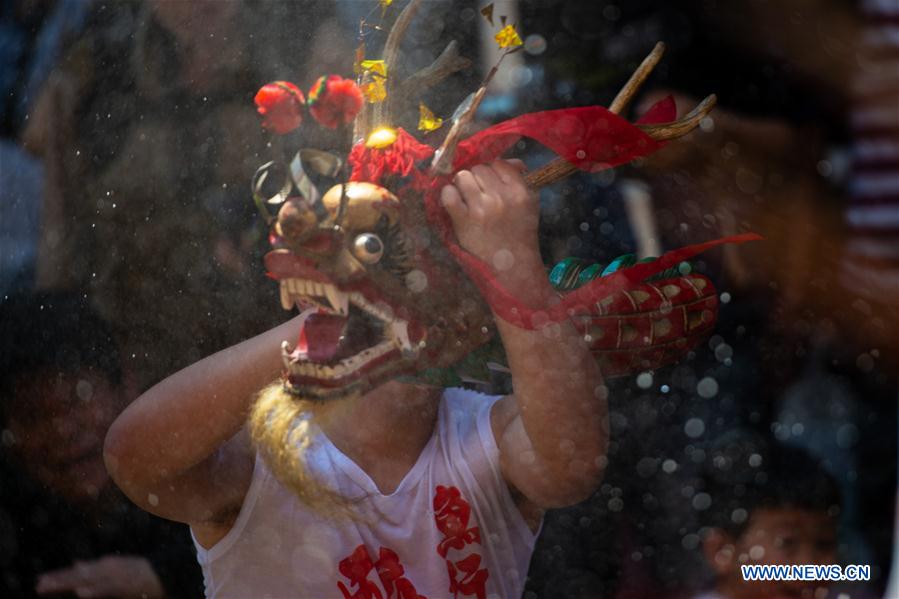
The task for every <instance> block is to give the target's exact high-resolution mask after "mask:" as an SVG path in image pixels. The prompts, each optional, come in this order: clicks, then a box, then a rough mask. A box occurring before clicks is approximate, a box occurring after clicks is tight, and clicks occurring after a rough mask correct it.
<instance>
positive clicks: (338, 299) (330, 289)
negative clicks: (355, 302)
mask: <svg viewBox="0 0 899 599" xmlns="http://www.w3.org/2000/svg"><path fill="white" fill-rule="evenodd" d="M324 291H325V296H326V297H327V298H328V302H329V303H330V304H331V308H332V309H334V310H336V311H337V313H338V314H340V315H341V316H346V315H347V314H349V309H350V305H349V304H350V296H349V294H348V293H344V292H342V291H339V290H338V289H337V287H335V286H334V285H325V289H324Z"/></svg>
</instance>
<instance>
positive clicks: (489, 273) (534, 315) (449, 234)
mask: <svg viewBox="0 0 899 599" xmlns="http://www.w3.org/2000/svg"><path fill="white" fill-rule="evenodd" d="M674 112H675V110H674V101H673V100H672V99H671V98H670V97H668V98H665V99H663V100H662V101H660V102H658V103H657V104H656V105H654V106H653V107H652V108H651V109H650V110H649V111H648V112H647V114H646V115H644V117H643V119H641V121H640V122H642V123H653V122H662V121H669V120H673V119H674ZM522 136H525V137H530V138H532V139H534V140H536V141H538V142H540V143H541V144H543V145H545V146H546V147H548V148H549V149H551V150H553V151H554V152H555V153H556V154H558V155H559V156H561V157H563V158H565V159H566V160H568V161H569V162H571V163H572V164H574V165H575V166H577V167H578V168H580V169H582V170H585V171H589V172H597V171H600V170H603V169H606V168H610V167H613V166H617V165H620V164H624V163H626V162H630V161H631V160H633V159H635V158H639V157H641V156H645V155H647V154H650V153H652V152H654V151H655V150H657V149H659V148H660V147H662V145H663V144H662V143H660V142H657V141H655V140H653V139H652V138H650V137H649V136H648V135H646V134H645V133H643V132H642V131H641V130H640V129H638V128H637V127H634V126H633V125H632V124H630V123H628V122H627V121H625V120H624V119H622V118H621V117H619V116H617V115H615V114H613V113H611V112H609V111H608V110H606V109H605V108H601V107H599V106H589V107H586V108H568V109H563V110H551V111H546V112H537V113H532V114H526V115H522V116H520V117H517V118H514V119H511V120H508V121H505V122H503V123H500V124H498V125H495V126H493V127H490V128H488V129H485V130H483V131H481V132H480V133H477V134H475V135H474V136H472V137H470V138H468V139H466V140H465V141H463V142H461V143H460V144H459V148H458V150H457V152H456V156H455V160H454V161H453V167H454V170H456V171H458V170H461V169H464V168H467V167H470V166H474V165H476V164H483V163H485V162H489V161H491V160H494V159H495V158H497V157H499V156H500V155H501V154H502V153H503V152H505V151H506V150H508V149H509V148H510V147H511V146H512V145H514V144H515V143H516V142H517V141H518V140H519V139H520V138H521V137H522ZM449 182H450V178H449V177H439V178H435V179H434V180H432V181H431V184H430V188H429V189H428V191H427V193H426V195H425V208H426V213H427V217H428V220H429V221H430V222H431V224H432V226H433V227H434V229H435V230H436V231H437V233H438V235H440V237H441V239H442V240H443V242H444V244H445V245H446V247H447V248H448V249H449V251H450V252H451V253H452V254H453V256H454V257H455V258H456V260H457V261H458V262H459V264H460V265H461V266H462V268H463V270H465V272H466V274H468V276H469V277H470V278H471V279H472V281H473V282H474V283H475V285H476V286H477V287H478V290H479V291H480V292H481V294H482V295H483V296H484V299H485V300H486V301H487V303H488V304H489V305H490V307H491V309H492V310H493V311H494V313H495V314H496V315H497V316H499V317H500V318H502V319H503V320H506V321H507V322H510V323H512V324H514V325H516V326H518V327H521V328H525V329H536V328H540V327H542V326H544V325H546V324H548V323H550V322H560V321H563V320H565V319H567V318H570V317H571V316H573V315H575V314H578V313H589V312H592V311H593V306H594V305H595V304H596V302H598V301H599V300H601V299H602V298H604V297H607V296H609V295H611V294H613V293H615V292H617V291H620V290H621V289H624V288H627V287H629V286H632V285H636V284H638V283H640V282H642V281H644V280H645V279H647V278H648V277H651V276H652V275H654V274H657V273H659V272H662V271H663V270H666V269H668V268H671V267H672V266H675V265H676V264H678V263H680V262H681V261H683V260H686V259H688V258H690V257H692V256H695V255H696V254H699V253H700V252H704V251H705V250H707V249H710V248H712V247H715V246H718V245H721V244H724V243H743V242H746V241H752V240H757V239H761V236H759V235H757V234H755V233H744V234H742V235H733V236H731V237H726V238H723V239H716V240H713V241H707V242H705V243H699V244H696V245H691V246H687V247H684V248H680V249H678V250H674V251H671V252H668V253H666V254H665V255H663V256H661V257H660V258H658V259H657V260H653V261H652V262H645V263H640V264H636V265H634V266H631V267H629V268H624V269H622V270H619V271H617V272H615V273H613V274H611V275H609V276H606V277H601V278H599V279H594V280H593V281H591V282H590V283H588V284H586V285H584V286H583V287H580V288H578V289H576V290H574V291H572V292H570V293H567V294H565V296H564V297H563V298H562V300H561V301H560V302H559V303H557V304H555V305H553V306H539V307H533V306H527V305H525V304H524V303H523V302H521V301H520V300H519V299H517V298H516V297H514V296H513V295H512V294H511V293H509V291H508V290H506V289H505V288H503V287H502V286H501V285H500V284H499V282H498V281H497V280H496V275H495V274H494V272H493V270H492V269H491V268H490V266H488V265H487V264H486V263H485V262H483V261H482V260H480V259H478V258H477V257H475V256H474V255H472V254H470V253H468V252H467V251H465V250H464V249H462V247H460V246H459V244H458V243H456V240H455V236H454V235H453V228H452V222H451V221H450V218H449V215H448V214H447V213H446V211H445V210H444V209H443V207H442V206H441V205H440V202H439V198H440V190H441V189H442V188H443V186H444V185H446V184H447V183H449Z"/></svg>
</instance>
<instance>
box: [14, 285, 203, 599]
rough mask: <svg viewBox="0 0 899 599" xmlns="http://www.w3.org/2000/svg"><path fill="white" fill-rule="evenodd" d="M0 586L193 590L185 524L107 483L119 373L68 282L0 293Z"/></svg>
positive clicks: (99, 591)
mask: <svg viewBox="0 0 899 599" xmlns="http://www.w3.org/2000/svg"><path fill="white" fill-rule="evenodd" d="M0 338H2V339H3V340H4V345H3V350H2V356H0V358H2V359H0V373H2V375H0V376H2V378H0V430H2V446H0V454H2V458H3V459H2V461H0V469H2V480H3V484H2V485H0V587H3V588H5V589H7V591H8V592H10V593H11V595H6V596H14V597H32V596H36V595H57V594H59V593H65V594H69V595H77V596H79V597H87V596H90V597H140V596H146V597H164V596H168V597H196V596H200V595H201V594H202V583H201V576H200V571H199V568H198V567H197V564H196V555H195V552H194V550H193V545H192V543H191V540H190V536H189V533H188V531H187V529H186V528H185V527H183V526H178V525H175V524H172V523H170V522H166V521H163V520H160V519H158V518H155V517H152V516H149V515H147V514H146V513H144V512H142V511H141V510H139V509H138V508H136V507H135V506H133V505H132V504H131V502H130V501H128V500H127V499H126V498H125V497H124V496H123V495H122V494H121V493H120V492H119V491H118V489H117V488H116V487H115V485H114V484H112V482H111V480H110V478H109V475H108V474H107V473H106V468H105V467H104V464H103V455H102V454H103V438H104V436H105V434H106V431H107V429H108V428H109V425H110V424H111V423H112V421H113V420H114V419H115V417H116V416H117V415H118V414H119V412H121V410H122V409H123V408H124V407H125V399H126V397H127V396H128V395H129V394H128V393H127V392H126V389H127V385H126V382H125V381H126V379H127V378H128V377H127V376H123V372H122V370H121V365H120V362H119V354H118V351H117V349H116V345H115V342H114V341H113V338H112V335H111V333H110V331H109V328H108V327H107V326H106V324H105V323H104V322H103V321H102V320H101V319H100V318H99V317H98V316H97V315H96V314H95V313H94V312H92V311H91V310H90V309H89V308H88V307H87V306H86V305H85V301H84V300H83V298H80V297H78V296H76V295H72V294H66V293H42V294H36V295H20V296H15V297H10V298H9V299H7V300H5V301H4V302H3V303H2V304H0Z"/></svg>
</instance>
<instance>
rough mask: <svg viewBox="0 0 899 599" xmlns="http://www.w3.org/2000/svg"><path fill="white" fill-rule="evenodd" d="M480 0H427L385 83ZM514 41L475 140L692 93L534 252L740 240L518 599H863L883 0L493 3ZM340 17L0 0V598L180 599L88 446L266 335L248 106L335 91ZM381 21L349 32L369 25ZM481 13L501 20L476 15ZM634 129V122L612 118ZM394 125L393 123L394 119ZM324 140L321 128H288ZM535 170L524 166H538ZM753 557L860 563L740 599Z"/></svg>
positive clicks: (891, 256) (255, 131) (550, 524)
mask: <svg viewBox="0 0 899 599" xmlns="http://www.w3.org/2000/svg"><path fill="white" fill-rule="evenodd" d="M483 4H486V3H485V2H481V3H475V2H473V1H468V0H464V1H458V2H451V1H449V0H434V1H433V2H429V3H427V4H426V8H425V10H424V11H423V14H422V15H419V17H418V18H417V21H416V23H417V24H416V25H415V26H414V27H413V28H412V31H411V33H410V36H409V41H408V44H407V47H406V48H405V51H404V64H403V68H408V69H413V68H420V67H421V66H424V65H426V64H429V63H430V62H431V61H433V59H434V58H435V57H436V56H437V55H438V54H439V53H440V51H442V50H443V48H444V47H445V45H446V44H447V42H448V41H449V40H451V39H458V40H459V42H460V43H461V46H462V53H463V54H465V55H467V56H469V57H471V58H472V59H473V64H472V67H471V68H470V69H468V70H466V71H464V72H462V73H460V74H458V75H456V76H454V77H453V78H451V79H450V80H449V83H447V84H444V86H443V87H442V88H441V90H440V91H439V92H434V93H433V94H432V95H431V96H428V97H426V99H425V101H426V103H427V104H428V105H429V106H430V107H431V108H432V109H433V110H434V111H435V112H436V113H437V114H438V115H444V116H445V117H448V116H449V115H450V114H451V113H452V111H453V109H454V107H455V105H456V104H458V103H459V102H460V101H461V100H462V99H463V98H464V97H465V96H466V95H467V94H468V93H469V92H471V91H473V90H474V89H475V88H476V86H477V85H478V82H479V81H480V80H481V78H482V77H483V75H484V73H485V71H486V69H489V67H490V66H491V64H492V63H491V62H490V60H491V59H490V58H489V57H487V56H486V53H484V52H482V50H481V46H479V40H480V38H481V37H483V36H482V35H481V33H480V32H479V24H480V23H481V21H482V20H483V18H482V16H481V14H479V12H480V9H481V8H482V5H483ZM496 5H497V8H496V10H497V11H500V10H501V11H506V12H504V13H503V14H508V15H510V18H511V19H512V20H513V21H514V22H516V24H517V26H518V29H519V31H520V32H521V33H522V37H524V42H525V44H524V46H525V48H524V52H521V53H519V54H518V55H516V57H515V60H514V61H510V64H509V65H506V67H507V69H506V75H505V76H504V77H499V78H498V79H499V81H498V84H497V86H496V88H495V89H494V90H493V93H492V94H491V97H490V100H489V101H488V102H485V103H484V106H483V109H482V113H481V115H480V118H481V120H482V121H484V122H488V121H497V120H501V119H502V118H505V117H508V116H514V115H517V114H521V113H525V112H531V111H536V110H544V109H550V108H561V107H566V106H581V105H589V104H600V105H608V103H609V101H610V100H611V99H612V97H614V95H615V93H616V92H617V91H618V89H619V88H620V86H621V84H622V83H623V82H624V81H625V80H626V79H627V78H628V76H629V75H630V73H631V72H632V71H633V70H634V68H635V67H636V66H637V65H638V64H639V63H640V61H641V60H642V59H643V57H644V56H645V55H646V54H647V53H648V52H649V50H651V49H652V47H653V45H654V44H655V43H656V42H657V41H659V40H663V41H665V42H666V44H667V47H668V52H667V54H666V57H665V59H664V61H663V63H662V64H661V65H660V66H659V67H658V68H657V72H656V73H654V74H653V76H652V77H651V78H650V80H649V82H648V83H647V84H646V86H645V89H646V91H645V92H644V94H643V95H642V97H640V98H638V106H637V107H636V108H635V111H636V112H637V113H639V111H640V110H641V106H642V107H645V106H648V105H650V104H651V103H652V102H653V101H654V100H656V99H658V98H660V97H663V96H665V95H668V94H671V95H673V96H674V97H675V99H676V101H677V104H678V107H679V111H680V112H683V111H685V110H689V109H690V108H692V106H693V105H694V104H695V103H696V102H697V100H698V99H700V98H702V97H704V96H706V95H708V94H710V93H716V94H717V95H718V100H719V102H718V107H717V108H716V110H715V111H714V112H713V113H712V115H711V116H710V117H708V118H707V119H705V120H704V121H703V123H702V125H701V127H700V128H699V129H698V130H697V131H695V132H694V133H692V134H691V135H690V136H688V137H687V138H685V139H683V140H680V141H677V142H673V143H672V144H670V147H667V148H665V149H664V150H662V151H661V152H659V153H658V154H657V155H655V156H653V157H652V158H650V159H648V160H642V161H639V163H637V164H633V165H629V166H627V167H624V168H621V169H617V170H616V171H615V172H603V173H598V174H594V175H587V174H579V175H576V176H573V177H571V178H569V179H567V180H565V181H563V182H560V183H558V184H556V185H554V186H553V187H552V188H550V189H546V190H544V192H543V195H542V196H541V218H542V223H541V246H542V249H543V251H544V258H545V262H546V263H547V264H548V265H551V264H553V263H555V262H556V261H558V260H559V259H561V258H564V257H567V256H575V257H580V258H583V259H586V260H591V261H594V262H603V263H605V262H608V261H610V260H611V259H612V258H614V257H615V256H618V255H620V254H623V253H626V252H634V253H637V254H642V255H646V254H648V253H655V254H657V253H659V252H660V251H664V250H666V249H671V248H674V247H679V246H682V245H687V244H690V243H696V242H700V241H705V240H707V239H712V238H716V237H720V236H723V235H729V234H733V233H738V232H744V231H755V232H758V233H760V234H762V235H763V236H764V237H765V240H764V241H763V242H758V243H754V244H748V245H742V246H738V247H726V248H725V249H723V250H717V251H715V252H713V253H710V254H708V255H704V256H703V257H702V258H701V260H698V261H697V262H696V263H695V265H694V266H695V268H697V269H698V270H699V271H700V272H703V273H704V274H706V275H708V276H709V277H711V278H712V280H713V281H715V283H716V286H717V287H718V289H719V291H720V292H721V294H720V301H721V313H720V316H719V323H718V326H717V329H716V333H715V334H714V336H713V337H712V338H711V339H709V341H708V343H707V344H705V345H703V346H701V347H700V348H699V349H697V350H696V351H695V352H693V353H691V355H690V356H689V357H688V359H687V360H685V361H683V362H682V363H680V364H678V365H675V366H672V367H668V368H665V369H661V370H658V371H656V372H647V373H642V374H640V375H639V376H637V377H633V378H627V379H619V380H614V381H611V382H610V396H609V401H610V413H611V416H610V426H611V430H612V444H611V448H610V453H609V456H608V460H609V468H608V473H607V475H606V478H605V481H604V483H603V485H602V486H601V488H600V489H599V490H598V491H597V493H596V494H595V496H594V497H592V498H591V499H590V500H588V501H587V502H585V503H583V504H581V505H578V506H575V507H573V508H568V509H564V510H557V511H554V512H551V513H550V514H549V515H548V516H547V519H546V521H545V524H544V527H543V531H542V534H541V538H540V541H539V543H538V548H537V551H536V553H535V555H534V558H533V560H532V564H531V572H530V576H529V583H528V590H527V592H526V596H527V597H534V598H537V597H591V598H592V597H603V598H605V597H616V598H626V597H691V596H697V597H698V596H703V597H706V598H712V597H717V598H721V599H738V598H742V597H809V598H811V597H815V598H816V599H823V598H824V597H837V596H841V595H840V594H841V593H842V594H845V596H847V597H863V598H867V597H879V596H883V595H884V593H885V592H887V591H886V588H887V584H888V579H889V576H890V563H891V560H892V559H893V555H892V554H893V545H894V532H893V531H894V518H895V513H894V512H895V507H896V489H897V445H896V440H897V428H899V419H897V409H896V408H897V399H899V376H897V373H899V357H897V354H899V352H897V349H899V347H897V346H899V300H897V297H899V74H897V64H899V6H897V5H896V4H895V2H893V1H891V0H859V1H857V2H853V1H849V0H846V1H842V0H789V1H786V2H777V1H774V0H753V1H749V0H746V1H743V0H738V1H735V2H729V3H726V6H725V3H718V2H714V1H708V0H703V1H699V0H695V1H693V0H691V1H686V2H680V3H669V2H664V1H659V0H629V1H628V2H620V1H611V0H597V1H595V2H581V1H577V0H519V1H517V2H515V1H511V0H507V1H505V2H497V3H496ZM372 6H377V3H375V2H371V3H369V2H362V1H361V0H359V1H358V2H357V1H354V0H340V1H328V0H302V1H300V2H287V1H262V0H228V1H213V0H193V1H191V2H187V1H179V0H143V1H141V0H117V1H114V2H112V1H103V0H11V1H10V2H6V3H4V4H3V5H2V8H0V19H2V20H0V55H2V61H0V91H2V96H0V97H2V112H0V135H2V140H0V338H2V339H3V346H2V354H0V372H2V380H0V394H2V395H0V442H2V443H0V453H2V456H3V459H2V461H0V470H2V478H0V480H2V483H0V589H3V591H0V595H2V596H11V597H19V596H24V597H27V596H33V595H35V594H38V595H62V596H64V595H65V594H68V595H70V596H73V595H74V596H96V597H107V596H108V597H131V596H148V597H162V596H169V597H195V596H200V595H202V592H203V591H202V588H203V587H202V580H201V576H200V572H199V568H198V566H197V564H196V561H195V555H194V553H193V552H194V549H193V544H192V541H191V538H190V533H189V531H188V529H187V528H186V527H184V526H181V525H174V524H170V523H166V522H164V521H162V520H159V519H156V518H154V517H152V516H149V515H147V514H145V513H143V512H141V511H140V510H138V509H136V508H134V507H133V506H132V505H131V504H130V502H128V500H127V499H125V498H124V497H123V496H122V495H121V494H120V493H118V491H117V490H116V489H115V488H114V485H112V484H111V483H110V482H109V479H108V476H107V474H106V471H105V469H104V467H103V463H102V440H103V437H104V435H105V431H106V428H107V427H108V426H109V424H110V423H111V422H112V420H113V419H114V418H115V416H116V415H117V414H118V413H119V412H120V411H121V410H122V409H123V408H124V407H125V406H126V405H127V403H128V401H130V400H131V399H133V398H134V397H136V396H137V395H138V394H139V393H140V392H142V391H143V390H145V389H147V388H148V387H149V386H151V385H153V384H154V383H156V382H158V381H159V380H161V379H162V378H164V377H165V376H166V375H168V374H170V373H172V372H174V371H175V370H177V369H179V368H181V367H184V366H186V365H188V364H190V363H192V362H195V361H196V360H198V359H199V358H201V357H203V356H205V355H208V354H210V353H212V352H214V351H216V350H218V349H221V348H223V347H226V346H228V345H231V344H233V343H235V342H237V341H239V340H242V339H244V338H246V337H248V336H250V335H252V334H254V333H256V332H259V331H261V330H263V329H265V328H268V327H269V326H271V325H273V324H275V323H277V322H278V321H279V319H281V318H282V317H283V316H282V315H281V314H280V313H279V311H278V309H277V305H278V300H277V296H276V289H275V287H274V285H272V284H270V281H268V280H267V279H266V277H265V273H264V269H263V268H262V264H261V257H262V255H263V253H264V252H265V251H266V249H267V248H266V245H267V240H266V230H265V227H264V223H262V222H261V220H260V219H259V218H258V216H257V214H256V211H255V209H254V207H253V204H252V201H251V198H250V188H249V182H250V180H251V178H252V176H253V173H254V171H255V170H256V168H257V167H258V166H259V165H261V164H262V163H263V162H266V161H267V160H269V153H270V151H271V148H270V144H269V137H268V136H267V135H266V134H265V132H264V131H263V130H262V129H261V128H260V125H259V119H258V116H257V115H256V114H255V110H254V108H253V102H252V98H253V95H254V94H255V92H256V90H257V89H258V88H259V86H260V85H262V84H263V83H265V82H267V81H271V80H278V79H286V80H291V81H297V82H298V83H300V82H301V83H302V85H304V86H308V85H309V84H311V82H312V81H314V79H315V78H317V77H318V76H320V75H322V74H326V73H340V74H343V75H349V74H350V73H351V72H352V61H353V50H354V46H355V36H356V31H357V28H358V23H359V19H360V18H364V17H370V15H371V14H372V10H371V9H372ZM379 10H380V9H378V10H377V11H375V12H374V14H375V15H377V14H378V12H379ZM497 14H499V13H497ZM627 116H628V117H629V118H630V117H634V116H635V115H627ZM410 129H414V124H413V126H412V127H410ZM303 141H304V143H308V145H309V146H311V147H318V148H322V149H329V144H334V141H333V140H330V139H328V138H326V137H321V138H316V136H315V133H312V134H311V137H310V138H309V139H304V140H303ZM548 159H549V157H548V156H545V155H543V156H541V154H540V152H539V151H537V150H536V149H534V151H529V152H528V160H529V161H536V162H534V163H529V164H530V166H536V165H539V164H540V160H544V161H546V160H548ZM745 563H803V564H805V563H820V564H870V565H871V580H870V581H867V582H834V583H832V584H829V585H828V584H826V583H816V584H812V583H806V584H804V585H796V584H784V585H781V586H777V585H774V586H770V587H769V586H764V585H760V584H757V583H756V584H751V583H746V582H744V581H742V578H741V577H740V574H739V565H741V564H745Z"/></svg>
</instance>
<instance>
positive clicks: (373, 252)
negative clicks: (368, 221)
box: [353, 233, 384, 264]
mask: <svg viewBox="0 0 899 599" xmlns="http://www.w3.org/2000/svg"><path fill="white" fill-rule="evenodd" d="M353 253H354V254H356V257H357V258H359V260H361V261H362V262H363V263H365V264H377V263H378V261H379V260H380V259H381V256H383V255H384V243H383V242H382V241H381V238H380V237H378V236H377V235H375V234H374V233H363V234H362V235H359V236H357V237H356V239H355V241H353Z"/></svg>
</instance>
